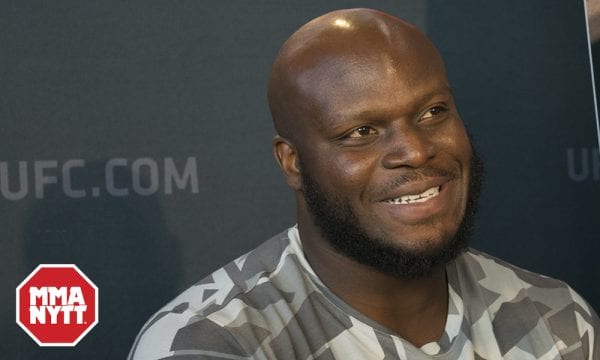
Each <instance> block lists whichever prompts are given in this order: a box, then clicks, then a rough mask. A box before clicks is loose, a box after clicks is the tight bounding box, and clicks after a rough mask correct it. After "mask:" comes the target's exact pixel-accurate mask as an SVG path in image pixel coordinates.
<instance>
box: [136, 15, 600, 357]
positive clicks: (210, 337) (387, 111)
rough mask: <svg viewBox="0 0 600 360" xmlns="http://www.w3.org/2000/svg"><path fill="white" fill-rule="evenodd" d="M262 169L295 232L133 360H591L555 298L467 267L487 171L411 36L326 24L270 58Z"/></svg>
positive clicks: (220, 284) (232, 267)
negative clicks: (293, 207) (271, 134)
mask: <svg viewBox="0 0 600 360" xmlns="http://www.w3.org/2000/svg"><path fill="white" fill-rule="evenodd" d="M269 105H270V107H271V112H272V116H273V120H274V123H275V127H276V129H277V133H278V135H277V136H276V137H275V139H274V141H273V145H274V153H275V157H276V159H277V161H278V163H279V165H280V166H281V169H282V170H283V173H284V175H285V177H286V180H287V183H288V185H289V186H290V187H291V188H292V189H293V190H294V192H295V195H296V203H297V213H298V225H297V226H295V227H293V228H291V229H288V230H287V231H285V232H283V233H282V234H279V235H277V236H275V237H274V238H272V239H271V240H269V241H267V242H266V243H264V244H262V245H261V246H259V247H258V248H257V249H255V250H254V251H252V252H250V253H249V254H246V255H244V256H242V257H240V258H239V259H237V260H235V261H233V262H232V263H230V264H228V265H226V266H225V267H223V268H221V269H219V270H217V271H216V272H214V273H213V274H212V275H210V276H209V277H207V278H205V279H204V280H202V281H200V282H199V283H198V284H196V285H194V286H192V287H191V288H190V289H188V290H187V291H186V292H184V293H183V294H182V295H180V296H179V297H177V298H176V299H175V300H173V301H172V302H171V303H170V304H168V305H167V306H166V307H165V308H163V309H162V310H161V311H160V312H158V313H157V314H156V315H154V316H153V317H152V318H151V319H150V321H149V322H148V323H147V324H146V325H145V326H144V328H143V329H142V330H141V332H140V335H139V336H138V339H137V340H136V342H135V344H134V346H133V348H132V350H131V353H130V359H158V358H173V359H175V358H181V359H184V358H185V359H188V358H189V359H213V358H214V359H240V358H255V359H264V358H268V359H334V358H335V359H384V358H385V359H395V358H400V359H428V358H431V356H437V357H438V358H441V359H500V358H506V359H534V358H535V359H557V358H561V357H562V358H567V359H592V358H594V359H598V358H599V357H600V339H599V338H598V337H597V335H596V334H597V332H598V331H599V326H600V324H599V321H598V318H597V316H596V315H595V314H594V312H593V310H592V309H591V308H590V307H589V305H587V304H586V302H585V301H584V300H583V299H581V297H579V296H578V295H577V294H576V293H575V292H574V291H573V290H571V289H570V288H569V287H568V286H567V285H565V284H564V283H562V282H559V281H556V280H553V279H549V278H546V277H543V276H540V275H536V274H533V273H530V272H527V271H524V270H521V269H518V268H516V267H513V266H511V265H509V264H506V263H504V262H502V261H501V260H498V259H495V258H493V257H490V256H488V255H486V254H483V253H480V252H477V251H475V250H468V249H467V238H468V235H469V233H470V228H471V221H472V218H473V215H474V212H475V203H476V198H477V193H478V190H479V185H480V183H481V176H482V166H481V162H480V160H479V159H478V158H477V156H476V155H475V154H474V152H473V150H472V148H471V145H470V142H469V139H468V136H467V132H466V130H465V128H464V125H463V123H462V120H461V119H460V116H459V114H458V112H457V109H456V106H455V104H454V101H453V98H452V94H451V91H450V86H449V84H448V80H447V78H446V73H445V69H444V65H443V63H442V60H441V58H440V56H439V54H438V52H437V50H436V49H435V47H434V46H433V45H432V44H431V42H430V41H429V40H428V39H427V38H426V37H425V36H424V35H423V34H422V33H421V32H420V31H419V30H417V29H416V28H415V27H413V26H412V25H409V24H407V23H405V22H403V21H402V20H399V19H397V18H394V17H392V16H390V15H387V14H384V13H381V12H377V11H373V10H368V9H353V10H341V11H335V12H332V13H329V14H326V15H323V16H321V17H319V18H317V19H315V20H312V21H311V22H309V23H307V24H306V25H304V26H303V27H301V28H300V29H299V30H298V31H297V32H296V33H294V34H293V35H292V36H291V37H290V38H289V39H288V40H287V41H286V43H285V44H284V45H283V47H282V49H281V50H280V53H279V55H278V56H277V59H276V60H275V63H274V65H273V70H272V74H271V78H270V81H269Z"/></svg>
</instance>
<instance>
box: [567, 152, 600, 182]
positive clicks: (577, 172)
mask: <svg viewBox="0 0 600 360" xmlns="http://www.w3.org/2000/svg"><path fill="white" fill-rule="evenodd" d="M567 171H568V173H569V177H570V178H571V180H573V181H577V182H583V181H586V180H594V181H598V180H600V151H599V150H598V148H578V149H577V148H568V149H567Z"/></svg>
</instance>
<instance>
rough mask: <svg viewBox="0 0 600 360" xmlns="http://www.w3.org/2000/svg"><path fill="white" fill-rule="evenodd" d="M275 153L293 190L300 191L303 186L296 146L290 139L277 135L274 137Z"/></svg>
mask: <svg viewBox="0 0 600 360" xmlns="http://www.w3.org/2000/svg"><path fill="white" fill-rule="evenodd" d="M273 155H275V160H277V163H278V164H279V167H280V168H281V171H283V175H284V176H285V179H286V181H287V184H288V186H289V187H290V188H292V190H295V191H299V190H300V189H301V188H302V180H301V176H300V166H299V165H298V153H297V152H296V147H294V144H292V143H291V142H290V141H289V140H287V139H285V138H283V137H281V136H279V135H275V137H274V138H273Z"/></svg>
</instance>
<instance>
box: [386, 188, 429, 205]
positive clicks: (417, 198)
mask: <svg viewBox="0 0 600 360" xmlns="http://www.w3.org/2000/svg"><path fill="white" fill-rule="evenodd" d="M439 194H440V186H434V187H432V188H429V189H427V190H425V191H423V192H422V193H420V194H416V195H404V196H400V197H399V198H395V199H389V200H386V202H387V203H388V204H394V205H406V204H412V203H421V202H425V201H428V200H429V199H433V198H434V197H436V196H438V195H439Z"/></svg>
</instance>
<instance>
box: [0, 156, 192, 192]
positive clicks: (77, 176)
mask: <svg viewBox="0 0 600 360" xmlns="http://www.w3.org/2000/svg"><path fill="white" fill-rule="evenodd" d="M98 167H100V169H101V170H100V172H102V174H99V175H98V174H96V173H97V172H98V171H96V168H98ZM90 168H91V166H90V165H89V164H87V163H86V161H85V160H83V159H68V160H66V161H63V162H59V161H58V160H34V161H18V162H17V163H14V164H13V163H8V162H6V161H0V195H2V197H4V198H5V199H8V200H21V199H24V198H26V197H27V196H28V195H29V194H30V193H33V195H34V196H35V198H36V199H43V198H44V197H47V192H48V190H58V191H59V192H60V193H62V194H64V195H65V196H67V197H70V198H75V199H78V198H86V197H100V196H129V195H132V194H137V195H142V196H147V195H153V194H156V193H164V194H167V195H170V194H172V193H173V192H174V190H175V189H178V190H180V191H189V192H191V193H198V166H197V163H196V158H195V157H188V158H187V159H186V160H185V162H182V161H176V160H174V159H173V158H170V157H167V158H164V159H152V158H149V157H144V158H138V159H133V160H129V159H125V158H115V159H109V160H107V161H105V162H103V163H101V164H97V163H95V164H94V168H93V169H90ZM93 176H95V177H96V178H97V179H96V178H94V179H93V180H90V179H89V178H90V177H93ZM82 179H85V181H82ZM90 182H92V183H90ZM31 185H33V186H31ZM31 188H33V191H31Z"/></svg>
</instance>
